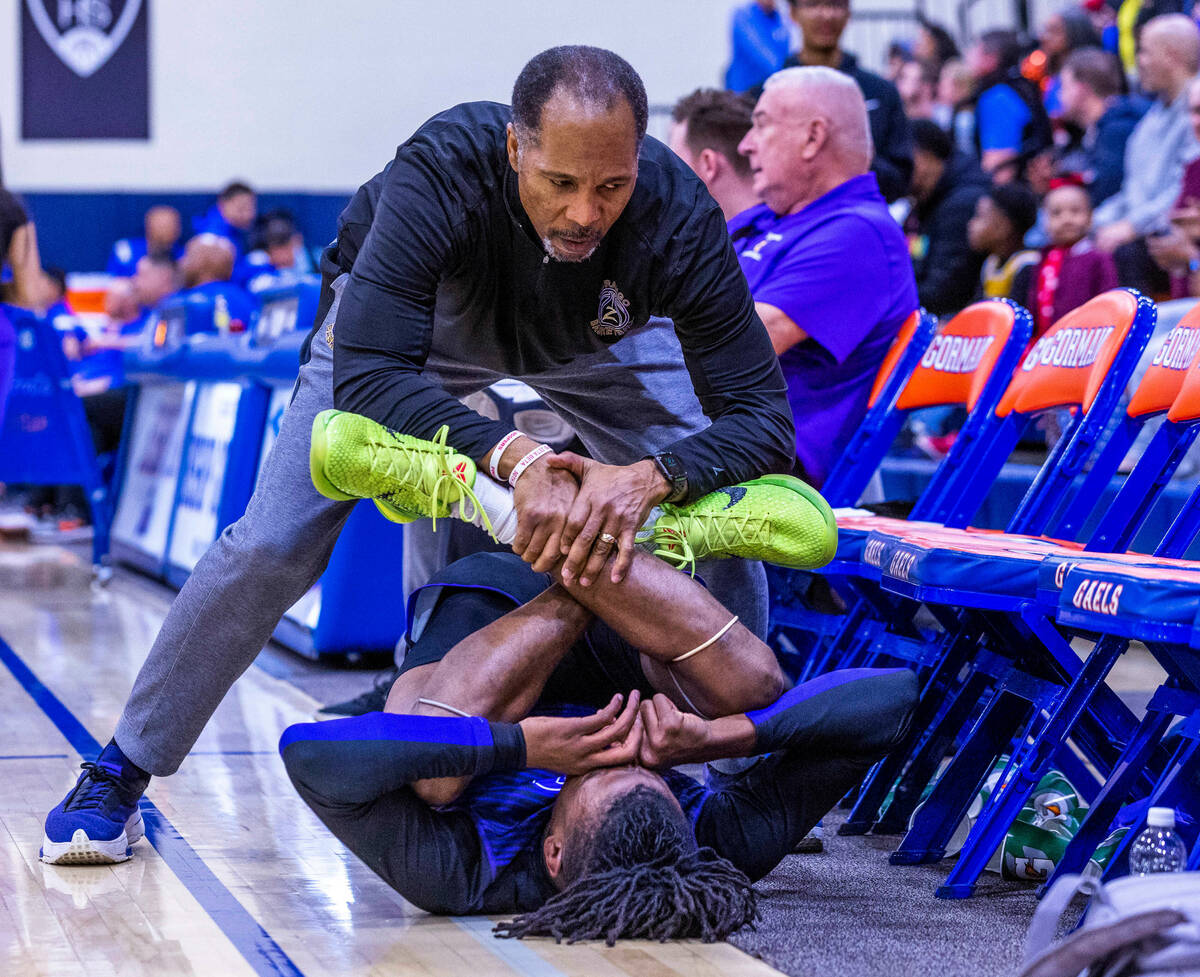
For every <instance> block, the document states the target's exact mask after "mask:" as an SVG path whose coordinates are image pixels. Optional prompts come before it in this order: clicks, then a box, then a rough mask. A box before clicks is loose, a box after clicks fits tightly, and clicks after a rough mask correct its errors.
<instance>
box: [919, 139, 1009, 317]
mask: <svg viewBox="0 0 1200 977" xmlns="http://www.w3.org/2000/svg"><path fill="white" fill-rule="evenodd" d="M913 141H914V143H915V144H916V151H915V152H914V154H913V157H914V163H915V165H914V167H913V180H912V197H913V209H912V213H911V214H909V217H908V222H907V224H906V227H905V230H906V231H907V232H908V235H909V241H910V245H909V246H910V250H911V253H912V259H913V266H914V269H915V272H916V278H917V293H918V294H919V295H920V297H921V304H922V305H923V306H925V308H926V309H928V310H929V311H930V312H933V313H936V314H938V315H945V314H947V313H953V312H957V311H959V310H960V309H962V308H963V307H965V306H966V305H968V304H969V303H970V302H971V300H972V299H974V297H975V292H976V289H977V288H978V287H979V272H980V268H981V267H982V265H983V255H981V254H978V253H976V252H975V251H973V250H971V245H970V243H969V242H968V241H967V224H968V222H969V221H970V219H971V217H972V216H973V215H974V213H975V205H976V204H977V203H978V202H979V198H980V197H982V196H983V195H984V194H985V193H987V191H988V188H989V186H990V185H991V183H990V181H989V180H988V178H987V175H986V174H985V173H984V172H983V171H982V170H980V168H979V164H978V163H976V162H975V160H974V159H973V158H972V157H970V156H967V155H966V154H964V153H960V152H958V151H957V150H955V148H954V144H953V143H952V142H951V140H950V136H949V135H948V134H947V133H946V131H945V130H944V129H942V128H940V127H939V126H938V125H937V124H936V123H934V122H931V121H930V120H928V119H918V120H916V121H915V122H914V123H913Z"/></svg>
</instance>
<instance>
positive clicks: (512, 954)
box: [450, 916, 567, 977]
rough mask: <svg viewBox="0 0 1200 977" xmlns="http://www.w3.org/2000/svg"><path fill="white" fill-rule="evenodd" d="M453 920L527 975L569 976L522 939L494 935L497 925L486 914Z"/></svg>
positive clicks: (458, 917)
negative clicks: (507, 938)
mask: <svg viewBox="0 0 1200 977" xmlns="http://www.w3.org/2000/svg"><path fill="white" fill-rule="evenodd" d="M450 918H451V919H452V920H454V922H455V923H457V924H458V926H460V927H461V928H462V929H464V930H466V931H467V932H468V933H469V934H471V936H473V937H474V938H475V939H476V940H478V941H479V942H480V943H482V944H483V945H484V946H485V947H486V948H487V949H489V950H491V951H492V953H494V954H495V955H496V956H498V957H499V958H500V959H501V960H503V961H504V962H505V963H506V964H508V965H509V966H510V967H512V968H513V970H515V971H517V972H518V973H521V974H525V977H567V975H566V974H564V973H563V972H562V971H561V970H559V969H558V968H557V967H555V966H554V965H553V964H552V963H550V961H549V960H547V959H546V958H545V957H542V956H541V955H539V954H538V952H537V951H536V950H534V949H533V948H532V947H530V946H527V945H526V944H524V943H522V942H521V941H520V940H502V939H499V938H498V937H496V936H493V935H492V927H493V926H494V925H495V924H494V923H493V922H492V921H491V920H490V919H488V918H487V917H486V916H451V917H450Z"/></svg>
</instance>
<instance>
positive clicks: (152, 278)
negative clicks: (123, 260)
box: [132, 253, 179, 312]
mask: <svg viewBox="0 0 1200 977" xmlns="http://www.w3.org/2000/svg"><path fill="white" fill-rule="evenodd" d="M132 281H133V293H134V297H135V298H136V299H137V303H138V305H139V306H140V307H141V309H142V311H143V312H146V311H148V310H150V309H153V308H154V307H155V306H156V305H158V303H159V302H161V301H162V300H163V299H165V298H166V297H167V296H168V295H171V294H172V293H173V292H176V291H178V289H179V266H178V264H177V263H176V262H175V260H174V259H173V258H172V257H171V256H170V255H169V254H163V253H158V254H148V255H145V256H144V257H142V258H139V259H138V263H137V271H135V272H134V275H133V280H132Z"/></svg>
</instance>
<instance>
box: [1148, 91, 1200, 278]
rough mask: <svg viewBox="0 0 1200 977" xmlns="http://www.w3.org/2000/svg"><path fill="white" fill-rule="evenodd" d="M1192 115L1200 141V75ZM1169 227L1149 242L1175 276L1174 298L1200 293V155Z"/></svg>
mask: <svg viewBox="0 0 1200 977" xmlns="http://www.w3.org/2000/svg"><path fill="white" fill-rule="evenodd" d="M1187 100H1188V114H1189V116H1190V118H1191V124H1192V130H1193V134H1194V135H1195V137H1196V139H1197V140H1198V141H1200V78H1193V79H1192V81H1191V82H1190V83H1189V84H1188V88H1187ZM1167 216H1168V217H1169V218H1170V221H1171V226H1170V229H1169V230H1163V231H1162V232H1161V233H1159V234H1152V235H1150V237H1148V238H1147V239H1146V245H1147V247H1148V248H1149V250H1150V255H1151V257H1152V258H1153V259H1154V262H1155V264H1157V265H1158V267H1159V268H1161V269H1162V270H1163V271H1165V272H1167V273H1168V274H1170V276H1171V297H1172V298H1184V297H1186V296H1193V295H1200V158H1197V159H1194V160H1192V161H1191V162H1190V163H1188V165H1187V167H1186V168H1185V169H1184V171H1183V185H1182V186H1181V188H1180V190H1179V197H1178V199H1177V200H1176V201H1175V206H1174V208H1173V209H1172V210H1171V211H1170V213H1169V214H1168V215H1167Z"/></svg>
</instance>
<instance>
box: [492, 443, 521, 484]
mask: <svg viewBox="0 0 1200 977" xmlns="http://www.w3.org/2000/svg"><path fill="white" fill-rule="evenodd" d="M520 436H521V432H520V431H510V432H509V433H508V434H506V435H504V437H502V438H501V439H500V443H499V444H498V445H496V447H495V448H494V449H493V450H492V456H491V457H490V458H489V459H488V474H490V475H491V476H492V478H494V479H495V480H496V481H497V482H503V481H504V479H502V478H501V477H500V456H501V455H503V454H504V449H505V448H507V447H508V446H509V445H510V444H512V443H513V442H514V441H516V440H517V438H519V437H520Z"/></svg>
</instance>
